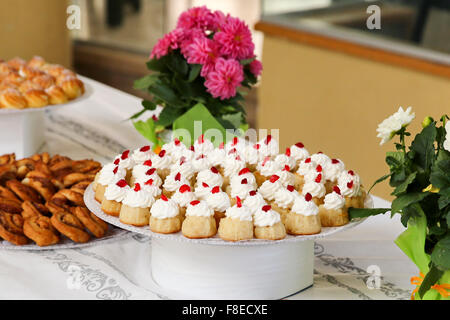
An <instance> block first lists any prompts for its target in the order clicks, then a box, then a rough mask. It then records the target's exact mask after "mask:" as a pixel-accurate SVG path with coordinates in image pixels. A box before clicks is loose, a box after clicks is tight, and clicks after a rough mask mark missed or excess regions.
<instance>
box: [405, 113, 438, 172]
mask: <svg viewBox="0 0 450 320" xmlns="http://www.w3.org/2000/svg"><path fill="white" fill-rule="evenodd" d="M436 134H437V131H436V122H433V123H432V124H430V125H429V126H428V127H426V128H424V129H423V130H422V132H420V133H419V134H417V135H416V137H415V139H414V141H413V142H412V144H411V150H414V151H415V152H416V156H415V162H416V163H417V164H418V165H419V166H420V167H421V168H422V169H423V170H424V171H428V170H429V169H430V168H431V165H432V163H433V159H434V156H435V149H434V142H435V139H436Z"/></svg>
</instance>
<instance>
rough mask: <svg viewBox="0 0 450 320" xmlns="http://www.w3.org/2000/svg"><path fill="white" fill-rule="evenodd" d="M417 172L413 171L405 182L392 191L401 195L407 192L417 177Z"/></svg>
mask: <svg viewBox="0 0 450 320" xmlns="http://www.w3.org/2000/svg"><path fill="white" fill-rule="evenodd" d="M416 175H417V172H413V173H411V174H410V175H409V176H408V177H407V178H406V180H405V181H404V182H402V183H401V184H400V185H398V186H397V188H395V190H394V192H392V193H391V195H393V196H399V195H401V194H403V193H405V192H406V190H407V189H408V186H409V185H410V184H411V183H412V182H413V181H414V179H416Z"/></svg>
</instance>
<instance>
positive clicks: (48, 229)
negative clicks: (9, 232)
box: [23, 216, 59, 247]
mask: <svg viewBox="0 0 450 320" xmlns="http://www.w3.org/2000/svg"><path fill="white" fill-rule="evenodd" d="M23 232H24V234H25V235H26V236H27V237H28V238H30V239H31V240H33V241H34V242H36V244H37V245H38V246H40V247H44V246H50V245H52V244H56V243H58V242H59V236H58V234H57V231H56V229H55V228H54V227H53V225H52V223H51V221H50V218H49V217H45V216H34V217H31V218H28V219H25V222H24V224H23Z"/></svg>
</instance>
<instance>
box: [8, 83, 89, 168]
mask: <svg viewBox="0 0 450 320" xmlns="http://www.w3.org/2000/svg"><path fill="white" fill-rule="evenodd" d="M84 86H85V92H84V94H83V95H82V96H80V97H78V98H77V99H74V100H71V101H69V102H67V103H64V104H57V105H49V106H46V107H43V108H26V109H21V110H13V109H0V154H9V153H15V154H16V157H17V158H18V159H21V158H26V157H29V156H31V155H33V154H35V153H36V152H37V151H38V150H39V148H40V147H41V146H42V145H43V143H44V141H45V137H44V132H45V123H44V113H45V112H47V111H50V110H56V109H59V108H62V107H68V106H76V105H79V104H82V103H83V102H84V101H86V100H87V99H89V97H90V96H91V95H92V94H93V88H92V87H91V85H89V84H87V83H86V82H84Z"/></svg>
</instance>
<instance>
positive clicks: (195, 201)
mask: <svg viewBox="0 0 450 320" xmlns="http://www.w3.org/2000/svg"><path fill="white" fill-rule="evenodd" d="M199 203H200V201H199V200H194V201H191V206H196V205H198V204H199Z"/></svg>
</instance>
